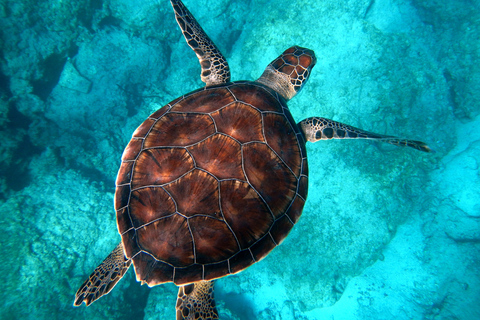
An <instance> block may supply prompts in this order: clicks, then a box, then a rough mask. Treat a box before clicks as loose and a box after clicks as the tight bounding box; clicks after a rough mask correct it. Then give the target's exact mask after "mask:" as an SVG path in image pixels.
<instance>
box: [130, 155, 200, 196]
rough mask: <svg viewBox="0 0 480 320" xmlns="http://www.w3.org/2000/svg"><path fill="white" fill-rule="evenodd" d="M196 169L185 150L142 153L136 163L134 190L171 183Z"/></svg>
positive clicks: (133, 180)
mask: <svg viewBox="0 0 480 320" xmlns="http://www.w3.org/2000/svg"><path fill="white" fill-rule="evenodd" d="M194 167H195V165H194V163H193V159H192V157H191V156H190V155H189V154H188V152H187V150H185V149H184V148H155V149H147V150H144V151H142V152H141V153H140V155H139V156H138V158H137V161H136V163H135V171H134V173H133V178H132V189H136V188H139V187H143V186H153V185H162V184H165V183H169V182H171V181H173V180H175V179H177V178H179V177H180V176H182V175H184V174H185V173H187V172H188V171H190V170H192V169H193V168H194Z"/></svg>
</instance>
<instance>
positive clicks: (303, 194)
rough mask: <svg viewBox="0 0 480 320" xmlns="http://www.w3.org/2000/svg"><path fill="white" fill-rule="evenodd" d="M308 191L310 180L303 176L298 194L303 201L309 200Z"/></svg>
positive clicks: (299, 183)
mask: <svg viewBox="0 0 480 320" xmlns="http://www.w3.org/2000/svg"><path fill="white" fill-rule="evenodd" d="M307 191H308V178H307V176H302V177H301V178H300V180H299V182H298V194H299V195H300V197H302V198H303V199H307Z"/></svg>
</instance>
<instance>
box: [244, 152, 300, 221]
mask: <svg viewBox="0 0 480 320" xmlns="http://www.w3.org/2000/svg"><path fill="white" fill-rule="evenodd" d="M243 156H244V165H245V173H246V175H247V179H248V181H249V182H250V184H251V185H252V186H253V187H254V188H255V189H256V190H257V191H258V192H259V193H260V194H261V195H262V197H263V199H264V200H265V201H266V203H267V205H268V206H269V207H270V210H272V212H273V214H274V216H275V218H278V217H279V216H280V215H282V214H283V213H284V212H285V210H286V209H287V207H288V205H289V204H290V202H291V201H292V200H293V197H294V196H295V193H296V190H297V179H296V178H295V176H294V175H293V174H292V173H291V171H290V170H288V168H287V167H286V166H285V164H283V162H282V161H281V160H280V159H279V158H278V157H277V156H276V155H275V153H274V152H273V151H272V150H271V149H270V148H269V147H268V146H267V145H265V144H261V143H251V144H248V145H245V146H244V147H243Z"/></svg>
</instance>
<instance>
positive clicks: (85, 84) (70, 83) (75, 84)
mask: <svg viewBox="0 0 480 320" xmlns="http://www.w3.org/2000/svg"><path fill="white" fill-rule="evenodd" d="M58 85H59V86H62V87H64V88H68V89H72V90H75V91H78V92H81V93H89V92H90V89H91V88H92V82H91V81H90V80H88V79H87V78H85V77H83V76H82V75H81V74H80V73H79V72H78V71H77V69H76V68H75V66H74V65H73V63H72V61H70V60H68V61H67V63H65V66H64V68H63V71H62V74H61V76H60V80H59V81H58Z"/></svg>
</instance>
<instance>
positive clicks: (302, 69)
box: [257, 46, 317, 100]
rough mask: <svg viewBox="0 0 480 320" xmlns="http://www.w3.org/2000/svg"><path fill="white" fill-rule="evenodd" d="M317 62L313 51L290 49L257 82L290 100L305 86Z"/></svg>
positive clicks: (268, 67)
mask: <svg viewBox="0 0 480 320" xmlns="http://www.w3.org/2000/svg"><path fill="white" fill-rule="evenodd" d="M316 62H317V59H316V58H315V53H314V52H313V51H312V50H310V49H306V48H302V47H298V46H293V47H290V48H288V49H287V50H285V52H283V53H282V54H281V55H280V56H279V57H278V58H277V59H275V60H273V61H272V62H271V63H270V64H269V65H268V66H267V68H266V69H265V71H264V72H263V74H262V76H261V77H260V78H259V79H258V80H257V82H259V83H261V84H264V85H266V86H267V87H270V88H272V89H273V90H275V91H276V92H278V93H279V94H280V95H281V96H282V97H284V98H285V99H287V100H290V99H291V98H293V96H295V95H296V94H297V93H298V92H299V91H300V89H302V87H303V86H304V85H305V83H306V82H307V80H308V76H309V75H310V71H311V70H312V68H313V67H314V66H315V63H316Z"/></svg>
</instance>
